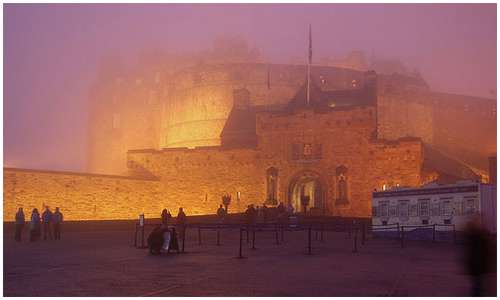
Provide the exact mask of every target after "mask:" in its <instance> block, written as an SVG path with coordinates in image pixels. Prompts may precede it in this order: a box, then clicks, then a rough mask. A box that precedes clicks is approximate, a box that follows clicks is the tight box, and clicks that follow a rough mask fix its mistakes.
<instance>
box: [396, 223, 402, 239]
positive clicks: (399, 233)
mask: <svg viewBox="0 0 500 300" xmlns="http://www.w3.org/2000/svg"><path fill="white" fill-rule="evenodd" d="M396 225H397V226H398V237H399V238H401V230H400V228H399V222H398V223H396Z"/></svg>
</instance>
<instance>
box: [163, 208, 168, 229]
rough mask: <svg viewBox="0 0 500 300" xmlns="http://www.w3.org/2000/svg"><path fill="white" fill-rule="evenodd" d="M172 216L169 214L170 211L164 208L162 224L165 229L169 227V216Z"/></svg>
mask: <svg viewBox="0 0 500 300" xmlns="http://www.w3.org/2000/svg"><path fill="white" fill-rule="evenodd" d="M169 215H170V214H169V213H168V210H167V209H166V208H164V209H163V210H162V212H161V224H162V225H163V227H167V226H168V216H169Z"/></svg>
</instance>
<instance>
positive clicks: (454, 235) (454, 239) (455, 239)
mask: <svg viewBox="0 0 500 300" xmlns="http://www.w3.org/2000/svg"><path fill="white" fill-rule="evenodd" d="M453 243H454V244H456V243H457V231H456V230H455V224H453Z"/></svg>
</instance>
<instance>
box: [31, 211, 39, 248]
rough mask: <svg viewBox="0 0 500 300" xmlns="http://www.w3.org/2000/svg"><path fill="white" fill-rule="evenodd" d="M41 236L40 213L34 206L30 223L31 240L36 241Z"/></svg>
mask: <svg viewBox="0 0 500 300" xmlns="http://www.w3.org/2000/svg"><path fill="white" fill-rule="evenodd" d="M39 237H40V214H39V213H38V209H36V208H34V209H33V211H32V212H31V223H30V242H33V241H35V240H36V239H38V238H39Z"/></svg>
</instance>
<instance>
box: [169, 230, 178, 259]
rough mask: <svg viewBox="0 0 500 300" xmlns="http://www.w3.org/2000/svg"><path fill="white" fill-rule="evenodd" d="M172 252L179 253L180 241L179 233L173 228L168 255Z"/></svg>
mask: <svg viewBox="0 0 500 300" xmlns="http://www.w3.org/2000/svg"><path fill="white" fill-rule="evenodd" d="M170 250H175V251H176V252H177V253H178V252H179V241H178V239H177V231H176V230H175V228H172V231H171V235H170V244H169V246H168V251H167V253H170Z"/></svg>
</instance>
